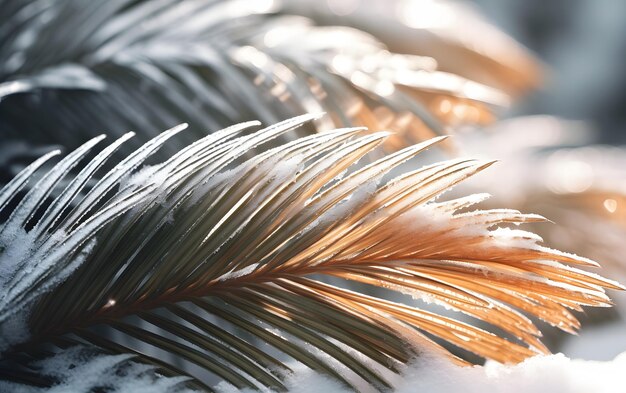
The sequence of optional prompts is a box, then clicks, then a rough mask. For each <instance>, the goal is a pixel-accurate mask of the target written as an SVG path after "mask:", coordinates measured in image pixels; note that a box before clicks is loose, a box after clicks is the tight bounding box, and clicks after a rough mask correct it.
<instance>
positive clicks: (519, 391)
mask: <svg viewBox="0 0 626 393" xmlns="http://www.w3.org/2000/svg"><path fill="white" fill-rule="evenodd" d="M290 367H292V368H293V369H294V371H295V373H294V374H293V375H292V376H291V377H290V378H289V379H288V380H287V387H288V388H289V391H290V392H294V393H314V392H326V393H331V392H332V393H348V392H351V390H349V389H347V388H345V387H343V386H342V385H340V384H338V383H337V382H335V381H333V380H331V379H329V378H328V377H326V376H323V375H320V374H316V373H315V372H313V371H311V370H308V369H306V368H304V367H302V366H298V365H295V366H292V365H290ZM625 370H626V352H624V353H622V354H621V355H619V356H617V357H616V358H615V359H614V360H612V361H606V362H600V361H587V360H577V359H569V358H567V357H566V356H565V355H563V354H556V355H550V356H536V357H534V358H531V359H528V360H526V361H525V362H523V363H521V364H518V365H514V366H507V365H502V364H499V363H495V362H494V363H488V364H487V365H486V366H473V367H460V366H456V365H454V364H453V363H452V362H450V361H449V360H448V359H446V358H443V357H440V356H436V355H433V354H427V355H423V356H422V357H420V358H418V359H417V360H416V361H415V362H414V363H413V364H412V365H411V366H409V367H408V368H407V369H406V370H405V371H404V373H403V375H402V377H400V378H399V379H398V380H397V381H395V383H394V385H395V386H396V389H394V392H396V393H413V392H427V393H456V392H461V391H462V392H463V393H528V392H533V393H544V392H545V393H552V392H559V393H590V392H593V393H623V392H624V376H623V374H624V371H625ZM216 388H217V389H216V390H217V391H218V392H221V393H234V392H236V391H238V390H236V389H234V388H233V387H231V386H228V385H226V384H223V383H222V384H220V385H218V386H217V387H216ZM266 391H267V390H266ZM245 392H247V391H245ZM250 392H251V391H250Z"/></svg>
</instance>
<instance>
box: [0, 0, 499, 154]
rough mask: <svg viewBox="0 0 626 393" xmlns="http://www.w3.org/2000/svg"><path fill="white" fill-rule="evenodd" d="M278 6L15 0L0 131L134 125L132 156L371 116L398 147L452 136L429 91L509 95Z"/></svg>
mask: <svg viewBox="0 0 626 393" xmlns="http://www.w3.org/2000/svg"><path fill="white" fill-rule="evenodd" d="M271 4H272V2H269V3H268V2H249V1H237V0H229V1H214V0H199V1H184V2H179V1H173V0H162V1H133V0H119V1H108V2H104V3H98V4H93V3H92V2H90V1H85V0H61V1H55V2H49V1H45V0H30V1H22V0H9V1H5V2H4V4H3V9H2V11H1V12H0V25H1V26H2V27H1V28H0V57H1V58H2V59H4V60H3V62H2V64H0V131H1V132H2V133H3V135H5V136H6V137H7V138H18V137H19V138H24V137H26V138H28V140H29V141H30V142H32V143H38V144H45V143H48V144H49V143H53V144H56V143H60V144H62V145H65V146H68V147H71V148H75V147H77V146H78V145H79V144H80V143H83V142H84V141H86V140H87V139H89V138H91V137H93V136H95V135H97V134H99V133H101V132H102V131H105V130H106V131H107V133H110V134H111V135H115V136H119V135H121V134H119V133H121V132H122V130H128V129H132V130H135V131H136V132H137V133H138V138H137V139H136V140H137V141H136V142H135V141H134V140H133V141H130V142H129V143H127V144H126V145H128V150H127V151H126V152H130V151H131V150H130V148H136V147H138V146H139V144H140V143H142V142H145V141H147V140H148V139H150V138H151V137H154V136H155V130H161V129H165V128H169V127H172V126H174V125H175V124H178V123H180V122H182V121H188V122H189V123H190V125H191V127H190V129H191V131H190V132H187V133H186V134H185V135H181V136H179V137H177V138H175V139H174V140H173V141H172V142H170V143H168V145H167V146H166V147H164V149H163V150H164V153H166V154H173V153H174V152H176V151H177V150H178V149H180V148H182V147H184V146H186V145H187V144H189V143H191V142H192V141H193V140H195V139H197V138H198V137H201V136H204V135H205V134H206V130H207V129H219V128H221V127H225V126H228V125H230V124H233V123H235V122H240V121H245V120H251V119H260V120H261V121H263V122H265V123H268V124H271V123H274V122H276V121H278V120H279V119H284V118H288V117H291V116H294V115H297V114H300V113H304V112H322V111H325V112H328V113H329V114H330V116H327V117H325V118H323V119H319V120H317V121H316V122H314V123H313V124H312V125H311V126H309V127H308V130H302V131H301V134H306V133H310V132H311V131H314V130H315V131H324V130H331V129H333V128H336V127H341V126H353V125H363V126H368V127H370V128H372V129H382V128H386V129H393V130H397V131H406V133H404V134H402V135H403V137H402V138H401V139H396V142H395V144H396V145H397V146H406V145H407V144H411V143H414V142H416V141H421V140H424V139H427V138H429V137H432V136H435V135H439V134H444V133H447V120H446V116H440V114H439V113H438V111H437V110H434V109H432V105H431V103H432V98H433V97H439V98H446V97H447V98H450V99H452V100H453V101H451V102H456V101H460V102H461V101H463V102H466V101H468V100H469V101H471V102H475V103H477V105H479V106H480V107H481V108H482V109H481V111H484V112H485V113H490V112H491V109H493V108H494V107H497V106H500V105H503V104H506V102H507V101H508V98H507V96H506V95H504V94H503V93H501V92H499V91H497V90H495V89H493V88H489V87H487V86H484V85H482V84H479V83H476V82H472V81H469V80H466V79H464V78H462V77H459V76H457V75H454V74H449V73H445V72H441V71H439V70H437V69H436V61H434V60H433V59H432V58H424V57H419V56H412V55H400V54H392V53H389V52H388V51H386V50H385V47H384V45H382V44H381V43H380V42H379V41H377V40H376V39H374V38H373V37H371V36H370V35H368V34H366V33H363V32H360V31H358V30H354V29H350V28H345V27H317V26H313V25H312V24H311V23H310V21H309V20H307V19H305V18H302V17H294V16H286V15H280V14H275V13H274V11H275V9H273V8H272V6H271ZM468 94H469V95H468ZM457 99H458V100H457ZM120 103H124V105H120ZM459 105H461V104H459ZM33 114H36V115H35V116H33ZM122 149H124V147H122ZM162 157H165V154H164V155H163V156H162Z"/></svg>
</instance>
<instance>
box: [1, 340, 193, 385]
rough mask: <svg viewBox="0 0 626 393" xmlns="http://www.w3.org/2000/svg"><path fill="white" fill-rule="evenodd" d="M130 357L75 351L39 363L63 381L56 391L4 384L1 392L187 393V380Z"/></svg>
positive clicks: (40, 368)
mask: <svg viewBox="0 0 626 393" xmlns="http://www.w3.org/2000/svg"><path fill="white" fill-rule="evenodd" d="M131 358H132V356H130V355H102V354H94V353H92V351H90V350H89V349H88V348H85V347H74V348H71V349H68V350H65V351H63V352H61V353H58V354H56V355H54V356H53V357H51V358H48V359H46V360H43V361H40V362H37V363H36V365H35V367H36V369H38V370H40V371H41V373H42V374H43V375H47V376H50V377H53V378H57V379H59V380H60V381H61V382H60V383H59V384H56V385H54V386H53V387H52V388H37V387H32V386H27V385H22V384H15V383H11V382H7V381H2V380H0V391H2V392H14V393H43V392H46V393H81V392H91V391H106V392H110V393H116V392H119V393H123V392H133V393H166V392H167V393H186V392H192V390H189V389H186V388H184V387H183V386H182V384H181V382H183V381H185V380H186V378H185V377H171V378H169V377H163V376H159V375H155V374H154V373H153V371H152V367H151V366H146V365H143V364H140V363H135V362H132V361H129V359H131Z"/></svg>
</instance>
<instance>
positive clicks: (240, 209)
mask: <svg viewBox="0 0 626 393" xmlns="http://www.w3.org/2000/svg"><path fill="white" fill-rule="evenodd" d="M315 118H316V117H315V116H310V115H305V116H301V117H298V118H293V119H290V120H287V121H284V122H281V123H278V124H276V125H274V126H270V127H267V128H264V129H261V130H259V131H256V132H253V133H248V134H246V133H245V129H246V128H249V127H251V126H253V125H255V124H256V123H245V124H240V125H238V126H233V127H231V128H228V129H225V130H222V131H219V132H217V133H214V134H212V135H210V136H207V137H205V138H203V139H201V140H199V141H197V142H195V143H193V144H191V145H189V146H188V147H186V148H185V149H183V150H181V151H180V152H178V153H177V154H176V155H174V156H173V157H172V158H170V159H169V160H167V161H165V162H163V163H162V164H159V165H156V166H152V167H145V168H143V169H141V170H140V171H136V169H137V168H138V166H139V165H140V163H141V162H142V161H143V160H145V159H146V157H147V156H148V155H150V154H152V153H153V152H154V151H155V150H156V149H157V148H158V147H159V146H161V145H162V144H163V143H165V141H166V140H167V139H168V138H170V137H171V136H172V135H173V134H175V133H177V132H178V131H180V128H176V129H173V130H170V131H169V132H167V133H165V134H162V135H161V136H159V137H157V138H156V139H154V140H152V141H150V142H148V143H147V144H146V145H144V147H142V148H141V149H139V150H138V151H136V152H135V153H132V154H131V155H129V156H128V157H127V158H126V159H124V160H123V161H122V162H121V163H120V164H118V165H117V166H116V167H115V168H114V169H113V170H111V171H109V172H107V173H106V174H104V175H103V176H102V177H101V178H100V180H99V181H98V183H97V184H96V185H94V186H93V187H91V189H89V190H86V189H85V184H86V180H87V179H88V178H89V177H90V176H92V175H93V174H94V173H95V171H96V169H97V168H98V167H99V166H100V165H101V164H102V163H103V162H104V161H105V160H106V159H107V158H108V157H109V156H110V155H111V154H112V152H113V150H115V149H116V148H117V147H118V146H119V145H120V144H121V143H122V142H124V140H118V141H117V142H114V144H113V145H111V146H110V147H107V148H105V149H104V150H103V151H102V152H101V153H99V154H98V155H97V156H96V158H94V159H93V160H92V161H91V162H89V163H88V164H87V165H84V166H83V169H82V170H81V171H80V172H79V173H78V174H77V175H67V173H68V170H69V169H70V168H72V167H74V166H76V165H77V163H78V161H79V160H80V159H81V158H83V157H84V156H85V155H86V153H87V151H88V150H90V149H91V148H93V147H94V146H95V145H96V143H98V142H99V138H98V139H94V140H92V141H90V142H88V143H87V144H86V145H84V146H83V147H81V148H80V149H78V150H76V151H75V152H73V153H71V154H69V155H68V156H67V157H66V158H64V159H63V160H61V161H60V162H59V163H58V164H57V165H56V166H55V167H54V168H52V169H51V170H50V171H49V172H48V173H47V174H46V175H45V176H43V177H42V180H40V181H39V183H38V184H37V185H36V186H35V187H33V188H32V189H31V190H30V191H29V192H28V193H27V194H26V196H24V197H23V198H22V199H21V201H20V202H19V205H18V207H16V208H15V209H14V210H13V211H12V213H11V216H10V218H9V219H8V220H7V221H6V222H5V223H4V225H3V226H2V229H1V232H0V239H2V243H1V244H2V254H1V257H2V264H1V265H0V266H1V267H2V271H3V272H5V273H3V276H2V279H3V284H4V285H3V286H2V288H3V293H2V298H1V300H0V306H1V307H0V329H2V331H3V333H4V335H3V337H4V342H3V349H4V351H3V360H2V364H3V368H4V370H6V369H7V368H8V369H10V368H11V367H13V368H14V369H23V368H25V367H28V364H29V361H31V360H32V358H33V357H37V356H41V354H42V353H47V352H49V351H52V352H55V351H58V350H59V349H62V348H66V347H68V346H71V345H75V344H82V345H85V344H90V345H93V346H96V347H98V348H100V349H101V350H102V351H105V352H111V353H114V354H119V353H129V354H133V355H135V356H136V359H137V360H139V361H143V362H145V363H147V364H150V365H152V366H153V367H156V368H157V370H159V372H161V373H163V374H165V375H181V374H187V375H189V376H191V377H193V378H194V381H195V382H194V383H195V386H196V387H199V388H204V389H210V388H209V387H208V385H210V384H211V381H210V378H209V379H207V377H206V375H205V374H203V372H204V373H209V374H210V375H214V376H217V377H218V378H219V379H222V380H224V381H227V382H228V383H230V384H232V385H234V386H235V387H238V388H244V387H249V388H256V387H260V386H267V387H272V388H277V389H281V388H284V383H283V378H284V376H285V375H286V374H287V373H289V368H288V367H287V365H286V359H285V356H287V357H288V358H291V359H295V360H296V361H298V362H301V363H303V364H305V365H306V366H308V367H310V368H312V369H314V370H317V371H319V372H322V373H326V374H329V375H331V376H333V377H334V378H336V379H337V380H339V381H343V382H344V383H345V384H347V385H350V386H356V385H355V384H358V383H359V381H365V382H367V383H369V384H371V385H372V386H374V387H376V388H380V389H386V388H389V387H391V384H390V382H389V379H388V375H387V373H388V371H385V370H390V371H396V372H397V371H399V369H400V368H399V366H400V365H401V364H403V363H406V362H408V361H409V360H410V359H411V357H412V356H415V355H416V354H418V353H419V352H420V351H424V350H429V349H433V348H435V349H436V348H440V347H439V345H438V344H437V343H436V342H435V341H433V339H434V340H436V341H440V342H449V343H452V344H454V345H456V346H458V347H461V348H465V349H468V350H470V351H472V352H474V353H476V354H478V355H480V356H482V357H485V358H489V359H495V360H497V361H500V362H518V361H521V360H523V359H525V358H527V357H529V356H532V355H533V354H536V353H542V352H547V349H546V348H545V347H544V346H543V345H542V344H541V342H540V341H539V336H540V332H539V330H538V329H537V328H536V327H535V326H534V324H533V323H532V322H531V321H530V320H529V319H528V318H527V317H526V316H525V315H524V314H528V315H531V316H536V317H539V318H541V319H543V320H545V321H547V322H549V323H550V324H552V325H554V326H558V327H559V328H561V329H563V330H566V331H570V332H573V331H575V330H576V329H577V328H578V327H579V324H578V321H577V320H576V318H575V317H574V316H573V314H572V313H571V311H570V310H577V311H579V310H581V306H608V305H609V304H610V301H609V299H608V297H607V296H606V295H605V293H604V288H614V289H620V288H622V287H621V286H620V285H619V284H617V283H615V282H612V281H610V280H607V279H605V278H602V277H600V276H597V275H594V274H592V273H588V272H586V271H584V270H581V269H577V268H574V267H570V266H568V264H573V265H581V266H586V267H587V266H597V265H596V264H595V263H594V262H592V261H590V260H587V259H585V258H581V257H577V256H574V255H569V254H565V253H561V252H558V251H555V250H552V249H549V248H546V247H543V246H541V245H539V244H538V241H539V239H538V238H537V237H536V236H535V235H533V234H531V233H528V232H525V231H522V230H513V229H510V228H507V227H506V226H507V224H515V225H517V224H522V223H526V222H536V221H542V220H543V218H542V217H540V216H536V215H532V214H523V213H520V212H517V211H513V210H506V209H500V210H476V211H468V207H469V206H471V205H473V204H475V203H477V202H480V201H481V200H482V199H484V198H485V196H484V195H474V196H470V197H465V198H459V199H453V200H449V201H441V202H439V201H435V199H436V198H437V196H438V195H440V194H441V193H442V192H444V191H445V190H447V189H448V188H450V187H451V186H453V185H454V184H456V183H458V182H461V181H463V180H464V179H466V178H467V177H469V176H472V175H473V174H475V173H477V172H480V171H482V170H483V169H485V168H486V167H488V166H489V165H491V162H481V161H476V160H468V159H458V160H452V161H446V162H442V163H438V164H433V165H430V166H427V167H424V168H421V169H418V170H413V171H410V172H406V173H405V174H403V175H400V176H398V177H396V178H393V179H391V180H388V177H389V176H388V175H389V173H390V171H392V170H394V169H395V168H398V167H399V166H401V165H402V164H403V163H405V162H406V161H407V160H410V159H411V158H413V157H415V156H416V155H417V154H419V153H420V152H421V151H423V150H424V149H426V148H428V147H430V146H432V145H433V144H435V143H437V142H439V141H440V140H441V139H442V138H438V139H433V140H429V141H426V142H423V143H421V144H418V145H415V146H411V147H408V148H405V149H403V150H401V151H399V152H396V153H393V154H389V155H386V156H384V157H383V158H381V159H379V160H377V161H375V162H373V163H371V164H369V165H367V166H363V167H357V168H355V166H354V164H355V163H356V162H357V161H358V160H359V159H360V158H361V157H363V156H364V155H366V154H368V153H369V152H370V151H371V150H373V149H375V148H376V147H377V146H379V145H380V144H381V143H383V141H384V140H385V138H386V137H387V136H388V133H384V132H379V133H372V134H366V133H364V130H363V129H359V128H348V129H338V130H334V131H329V132H326V133H322V134H314V135H311V136H308V137H304V138H300V139H297V140H295V141H293V142H289V143H283V144H280V145H279V146H278V147H273V148H271V147H268V144H269V145H271V143H270V142H271V141H272V140H274V139H276V138H279V137H281V135H283V134H285V133H286V132H289V131H290V130H292V129H294V128H295V127H298V126H301V125H302V124H304V123H306V122H310V121H313V120H314V119H315ZM251 151H255V152H257V154H256V155H253V156H252V158H247V157H249V155H248V153H250V152H251ZM49 158H50V157H44V158H43V159H41V160H39V161H37V162H35V163H34V164H33V165H32V166H31V167H29V168H27V169H26V170H25V171H24V172H22V174H20V175H18V176H17V177H16V178H15V179H14V180H13V181H12V182H11V183H10V184H9V185H7V186H6V187H5V189H4V190H3V191H2V194H0V195H1V198H2V202H3V205H2V206H5V203H6V202H7V201H9V200H11V199H14V198H15V197H16V193H17V191H18V190H19V189H20V188H21V187H23V186H24V184H25V182H27V181H28V180H29V178H30V177H32V176H33V173H34V172H35V171H36V170H37V168H38V167H39V166H41V164H42V162H43V161H44V160H47V159H49ZM64 176H71V177H72V180H71V181H70V182H66V183H63V184H68V185H66V186H65V185H64V189H63V190H62V191H61V192H59V193H58V196H57V197H55V198H54V199H53V200H52V201H51V202H45V201H46V200H47V198H46V196H48V195H50V194H51V191H52V189H53V188H54V187H55V185H56V184H61V183H59V182H60V180H61V179H62V178H63V177H64ZM48 199H49V198H48ZM6 272H8V274H6ZM324 277H326V278H333V279H335V280H346V281H352V282H358V283H365V284H369V285H373V286H379V287H383V288H386V289H390V290H393V291H398V292H400V293H406V294H410V295H414V296H419V297H421V298H424V299H427V300H429V301H434V302H436V303H439V304H444V305H446V306H448V307H450V308H452V309H454V310H457V311H461V312H463V313H465V314H468V315H469V316H471V317H473V318H474V319H475V320H481V321H484V322H486V323H488V324H490V325H491V326H492V327H493V328H494V329H496V330H497V331H501V332H502V334H501V335H497V334H493V333H490V332H489V331H486V330H483V329H481V328H478V327H475V326H473V325H472V324H468V323H465V322H461V321H460V320H458V319H456V318H452V317H446V316H442V315H438V314H437V313H434V312H432V311H426V310H423V309H420V308H417V307H413V306H409V305H405V304H402V303H396V302H392V301H389V300H385V299H383V298H380V297H373V296H370V295H365V294H364V293H361V292H359V291H355V290H350V289H347V288H346V287H345V286H343V285H339V284H337V283H335V284H330V283H329V281H328V280H326V279H324ZM20 323H22V324H21V325H20ZM20 329H25V330H20ZM26 332H27V333H26ZM18 333H22V334H18ZM505 336H506V337H508V338H509V339H507V338H505ZM257 341H260V342H263V343H265V344H266V345H265V346H257V345H256V342H257ZM50 346H51V347H50ZM43 348H51V349H50V350H45V351H43V352H42V349H43ZM322 354H324V355H322ZM201 370H204V371H202V372H201ZM3 374H4V375H7V374H10V373H8V372H6V371H3ZM33 378H34V377H33ZM21 380H22V381H24V380H27V381H28V380H29V379H28V377H24V376H22V378H21ZM32 383H35V382H34V381H33V382H32Z"/></svg>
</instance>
